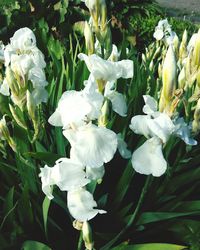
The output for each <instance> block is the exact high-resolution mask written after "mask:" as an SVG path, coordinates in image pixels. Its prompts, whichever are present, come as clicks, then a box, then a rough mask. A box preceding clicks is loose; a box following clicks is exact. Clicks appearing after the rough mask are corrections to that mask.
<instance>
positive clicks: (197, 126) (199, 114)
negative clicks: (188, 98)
mask: <svg viewBox="0 0 200 250" xmlns="http://www.w3.org/2000/svg"><path fill="white" fill-rule="evenodd" d="M199 130H200V99H199V100H198V102H197V106H196V108H195V111H194V121H193V123H192V131H193V132H194V133H195V134H197V133H198V132H199Z"/></svg>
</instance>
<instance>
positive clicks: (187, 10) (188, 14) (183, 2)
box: [157, 0, 200, 24]
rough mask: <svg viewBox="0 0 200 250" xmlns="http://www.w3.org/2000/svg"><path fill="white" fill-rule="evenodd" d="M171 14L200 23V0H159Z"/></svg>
mask: <svg viewBox="0 0 200 250" xmlns="http://www.w3.org/2000/svg"><path fill="white" fill-rule="evenodd" d="M157 2H158V3H159V5H160V6H161V7H163V8H165V9H166V12H167V13H168V14H169V15H170V16H175V17H179V18H183V19H187V20H189V21H192V22H194V23H197V24H200V0H157Z"/></svg>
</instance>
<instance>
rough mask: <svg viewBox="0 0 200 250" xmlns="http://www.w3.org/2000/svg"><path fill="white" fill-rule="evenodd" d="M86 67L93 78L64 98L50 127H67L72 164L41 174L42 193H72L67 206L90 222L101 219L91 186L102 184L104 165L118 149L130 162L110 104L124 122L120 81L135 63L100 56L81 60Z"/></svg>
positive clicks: (62, 163)
mask: <svg viewBox="0 0 200 250" xmlns="http://www.w3.org/2000/svg"><path fill="white" fill-rule="evenodd" d="M78 57H79V58H80V59H81V60H84V61H85V62H86V65H87V68H88V70H89V71H90V76H89V78H88V80H87V81H85V82H84V85H85V87H84V89H83V90H81V91H75V90H70V91H66V92H64V93H63V95H62V97H61V98H60V100H59V102H58V107H57V109H56V110H55V112H54V113H53V114H52V115H51V116H50V118H49V123H50V124H52V125H53V126H61V127H62V128H63V135H64V136H65V137H66V138H67V140H68V141H69V142H70V145H71V150H70V158H62V159H59V160H58V161H57V162H56V164H55V166H54V167H52V168H50V167H48V166H45V167H44V168H42V169H41V173H40V177H41V179H42V189H43V192H44V193H45V194H46V195H47V197H48V198H49V199H52V198H53V195H52V189H51V186H52V185H57V186H58V187H59V188H60V190H62V191H68V195H67V204H68V209H69V212H70V214H71V215H72V216H73V217H74V218H75V219H76V220H78V221H81V222H85V221H87V220H90V219H92V218H93V217H94V216H95V215H96V214H97V213H105V211H104V210H99V209H96V208H95V207H96V206H97V204H96V202H95V201H94V198H93V195H92V194H91V193H89V191H87V187H86V185H87V184H88V183H90V182H91V181H92V180H96V181H98V180H100V179H102V177H103V175H104V172H105V169H104V164H105V163H107V162H109V161H111V160H112V158H113V156H114V154H115V152H116V150H117V148H119V152H121V153H122V155H123V156H124V157H127V155H128V157H129V152H128V151H127V149H126V144H125V142H124V141H123V140H122V139H121V138H120V137H119V136H118V135H116V133H115V132H113V131H112V130H110V129H108V128H106V124H107V122H106V120H107V111H108V110H107V109H108V102H109V101H110V102H111V103H112V108H113V110H114V111H115V112H116V113H118V114H119V115H121V116H125V115H126V112H127V107H126V102H125V99H124V96H123V95H122V94H121V93H118V92H117V91H116V90H115V82H116V80H117V79H118V78H120V77H122V78H131V77H133V62H132V61H130V60H122V61H118V62H113V61H110V60H104V59H102V58H101V57H99V56H98V55H96V54H92V55H90V56H87V55H85V54H79V56H78Z"/></svg>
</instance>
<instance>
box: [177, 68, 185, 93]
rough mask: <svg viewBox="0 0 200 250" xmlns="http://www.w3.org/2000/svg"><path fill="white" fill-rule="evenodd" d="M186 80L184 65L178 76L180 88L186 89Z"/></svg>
mask: <svg viewBox="0 0 200 250" xmlns="http://www.w3.org/2000/svg"><path fill="white" fill-rule="evenodd" d="M185 82H186V78H185V68H184V67H183V68H182V70H181V72H180V73H179V76H178V87H179V88H180V89H184V87H185Z"/></svg>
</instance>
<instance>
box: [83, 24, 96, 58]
mask: <svg viewBox="0 0 200 250" xmlns="http://www.w3.org/2000/svg"><path fill="white" fill-rule="evenodd" d="M84 36H85V44H86V48H87V51H88V55H92V54H93V53H94V38H93V33H92V30H91V28H90V25H89V24H88V22H85V28H84Z"/></svg>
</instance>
